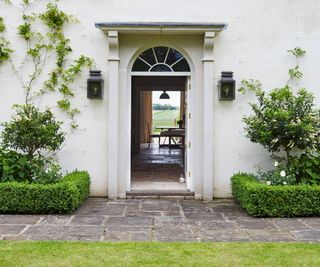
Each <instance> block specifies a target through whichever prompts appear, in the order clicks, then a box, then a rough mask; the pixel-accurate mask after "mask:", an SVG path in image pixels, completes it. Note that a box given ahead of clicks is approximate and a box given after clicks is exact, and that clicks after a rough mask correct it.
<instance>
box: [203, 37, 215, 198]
mask: <svg viewBox="0 0 320 267" xmlns="http://www.w3.org/2000/svg"><path fill="white" fill-rule="evenodd" d="M214 37H215V33H214V32H206V33H205V35H204V49H203V199H204V200H212V198H213V182H214V181H213V131H214V129H213V90H214V84H213V81H214V77H213V63H214V58H213V47H214Z"/></svg>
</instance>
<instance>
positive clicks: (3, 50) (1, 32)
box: [0, 17, 13, 64]
mask: <svg viewBox="0 0 320 267" xmlns="http://www.w3.org/2000/svg"><path fill="white" fill-rule="evenodd" d="M5 31H6V25H5V23H4V19H3V18H2V17H0V64H1V63H3V62H5V61H7V60H8V59H9V57H10V54H11V53H12V52H13V50H12V49H10V47H9V41H8V40H7V38H6V36H5Z"/></svg>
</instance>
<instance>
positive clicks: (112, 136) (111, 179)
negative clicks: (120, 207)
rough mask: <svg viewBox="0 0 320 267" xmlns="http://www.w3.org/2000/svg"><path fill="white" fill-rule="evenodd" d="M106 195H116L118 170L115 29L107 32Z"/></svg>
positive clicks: (113, 196)
mask: <svg viewBox="0 0 320 267" xmlns="http://www.w3.org/2000/svg"><path fill="white" fill-rule="evenodd" d="M108 44H109V57H108V66H109V77H108V79H109V82H108V86H109V88H108V94H107V97H108V141H109V142H108V162H109V164H108V197H109V198H116V197H118V172H119V169H118V168H119V147H118V146H119V143H118V141H119V140H118V136H119V61H120V59H119V38H118V32H117V31H109V32H108Z"/></svg>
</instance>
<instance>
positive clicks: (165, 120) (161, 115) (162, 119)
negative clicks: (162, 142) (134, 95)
mask: <svg viewBox="0 0 320 267" xmlns="http://www.w3.org/2000/svg"><path fill="white" fill-rule="evenodd" d="M179 112H180V111H179V109H176V110H153V127H154V128H155V127H156V126H174V120H179ZM153 132H160V130H156V129H155V130H154V131H153Z"/></svg>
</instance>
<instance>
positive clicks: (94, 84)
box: [87, 70, 104, 99]
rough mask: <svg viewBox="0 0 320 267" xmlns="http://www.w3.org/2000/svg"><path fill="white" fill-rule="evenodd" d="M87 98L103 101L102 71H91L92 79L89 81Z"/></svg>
mask: <svg viewBox="0 0 320 267" xmlns="http://www.w3.org/2000/svg"><path fill="white" fill-rule="evenodd" d="M87 82H88V85H87V98H90V99H103V83H104V81H103V78H102V76H101V71H100V70H90V77H89V78H88V80H87Z"/></svg>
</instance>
